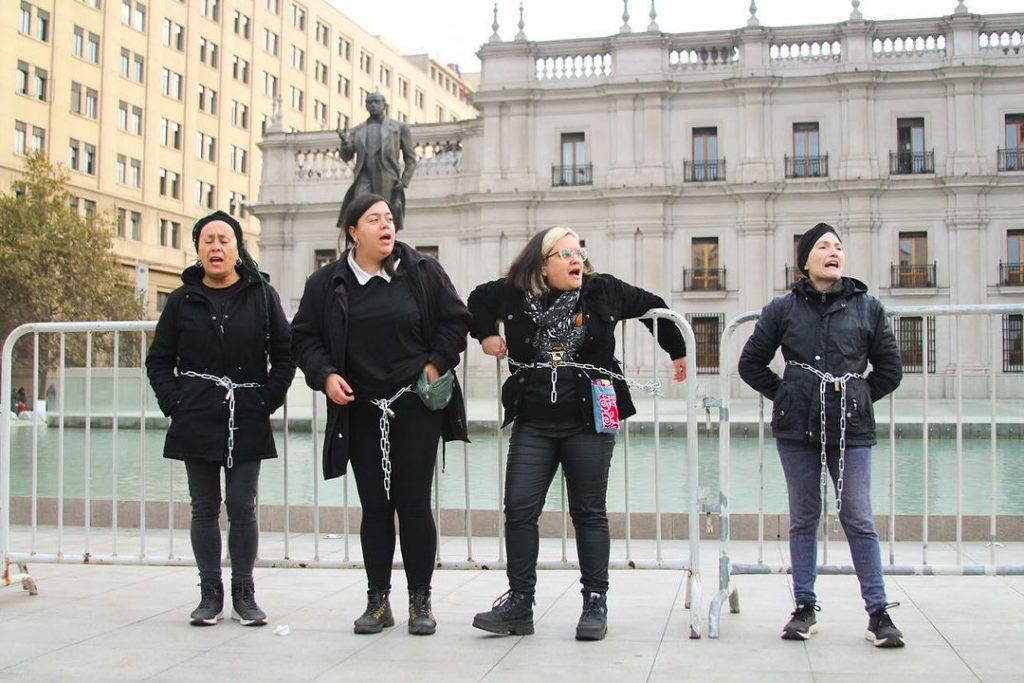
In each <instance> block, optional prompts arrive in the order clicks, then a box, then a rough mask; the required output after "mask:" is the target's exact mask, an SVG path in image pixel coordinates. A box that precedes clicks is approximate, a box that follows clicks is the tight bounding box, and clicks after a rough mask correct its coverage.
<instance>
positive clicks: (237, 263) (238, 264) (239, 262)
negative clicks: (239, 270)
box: [235, 256, 242, 266]
mask: <svg viewBox="0 0 1024 683" xmlns="http://www.w3.org/2000/svg"><path fill="white" fill-rule="evenodd" d="M235 265H236V266H240V265H242V257H241V256H239V257H238V258H236V259H235Z"/></svg>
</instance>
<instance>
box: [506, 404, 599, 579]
mask: <svg viewBox="0 0 1024 683" xmlns="http://www.w3.org/2000/svg"><path fill="white" fill-rule="evenodd" d="M614 448H615V436H614V435H612V434H598V433H597V432H595V431H594V428H593V427H591V426H588V425H586V424H584V423H583V422H582V421H579V422H572V421H564V420H563V421H544V420H522V419H519V420H516V422H515V425H514V426H513V427H512V437H511V438H510V440H509V446H508V467H507V469H506V473H505V549H506V551H507V552H508V568H507V570H506V572H507V574H508V583H509V588H511V589H512V590H514V591H517V592H520V593H529V594H530V595H533V593H534V589H535V587H536V585H537V553H538V551H539V547H540V539H539V533H538V528H537V520H538V518H539V517H540V513H541V510H542V509H543V508H544V500H545V498H546V496H547V493H548V488H549V487H550V486H551V480H552V479H553V478H554V476H555V473H556V472H557V471H558V466H559V465H561V466H562V472H563V473H564V474H565V483H566V491H567V493H568V497H569V514H570V516H571V517H572V524H573V527H574V528H575V530H576V552H577V554H578V555H579V559H580V583H581V584H583V593H584V594H586V593H591V592H593V593H606V592H608V556H609V552H610V550H611V540H610V535H609V532H608V511H607V504H606V501H607V493H608V469H609V467H610V466H611V461H612V451H613V450H614Z"/></svg>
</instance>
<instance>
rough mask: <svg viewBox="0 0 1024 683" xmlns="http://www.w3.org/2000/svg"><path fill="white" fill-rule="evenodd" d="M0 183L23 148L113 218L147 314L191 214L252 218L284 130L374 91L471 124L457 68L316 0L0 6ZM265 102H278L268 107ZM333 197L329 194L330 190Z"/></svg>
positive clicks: (159, 299) (438, 117)
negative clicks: (263, 150)
mask: <svg viewBox="0 0 1024 683" xmlns="http://www.w3.org/2000/svg"><path fill="white" fill-rule="evenodd" d="M0 7H2V11H3V17H2V19H0V64H2V68H0V92H3V93H8V96H7V97H5V98H4V100H5V101H7V102H8V103H9V104H8V106H5V107H3V108H2V109H0V130H3V131H8V132H7V133H6V134H5V135H0V187H3V188H5V189H6V188H8V187H10V183H11V180H12V179H13V178H14V177H15V176H16V174H17V173H18V172H19V171H20V170H21V168H22V166H23V157H24V155H26V154H28V153H31V152H33V151H37V150H41V151H43V152H44V153H45V154H46V155H47V156H48V157H49V159H50V160H51V161H54V162H59V163H61V164H63V165H65V166H67V167H68V169H69V170H70V175H71V179H70V185H71V189H72V192H73V193H74V195H75V196H76V198H77V199H76V201H77V205H78V208H79V210H80V211H81V212H82V213H83V214H85V215H91V214H95V213H96V212H106V213H109V214H110V215H112V216H115V217H116V219H117V234H116V236H115V238H114V240H113V249H114V251H115V252H116V253H117V255H118V257H119V258H120V259H121V260H122V262H123V263H124V264H125V266H126V267H128V268H130V269H132V270H133V271H134V273H135V275H134V278H135V282H136V289H137V291H139V293H140V295H143V296H145V298H146V302H147V307H148V310H149V312H150V314H151V315H155V314H156V312H157V311H158V310H159V309H160V308H161V307H162V303H163V300H164V298H165V297H166V296H167V294H168V293H169V292H170V291H171V290H173V289H174V288H175V287H177V286H178V284H180V280H179V277H178V276H179V273H180V271H181V269H182V268H183V267H184V266H185V265H186V264H188V263H189V262H190V261H191V260H192V259H193V258H194V257H195V254H194V252H193V249H192V243H191V239H190V236H189V230H190V227H191V225H192V223H193V221H194V220H195V218H196V217H197V216H199V215H202V214H204V213H208V212H210V211H212V210H214V209H223V210H225V211H229V212H231V213H232V214H233V215H235V216H236V217H238V218H239V219H240V220H241V222H242V225H243V228H244V230H245V232H246V235H247V236H248V240H249V243H250V247H251V248H252V250H253V252H254V253H258V250H257V248H256V247H257V244H256V242H257V238H258V236H259V233H260V227H259V222H258V220H257V219H256V218H254V217H253V216H251V215H249V211H248V206H247V205H248V203H249V201H250V200H252V199H255V197H256V195H257V193H258V190H259V183H260V175H261V165H262V163H261V162H262V159H261V154H260V150H259V148H258V147H257V142H259V141H260V140H261V139H262V137H263V131H264V130H265V128H266V127H267V126H269V125H270V123H271V121H272V120H273V116H274V108H275V106H280V109H281V117H282V118H281V123H282V125H283V126H284V127H285V129H293V130H303V131H305V130H325V129H334V128H336V127H339V126H340V127H343V128H344V127H349V126H352V125H355V124H356V123H358V122H360V121H361V120H363V119H364V118H365V116H366V112H365V109H364V101H365V97H366V95H367V94H368V93H371V92H374V91H379V92H381V93H383V94H384V96H385V97H386V98H387V101H388V104H389V114H390V115H391V116H393V117H395V118H397V119H399V120H401V121H405V122H408V123H410V124H415V123H437V122H453V121H459V120H462V119H466V118H474V117H475V116H476V115H477V112H476V110H475V109H474V108H473V107H472V105H470V104H469V102H468V99H467V98H468V94H469V88H468V87H467V85H466V83H465V81H464V80H463V79H462V78H461V77H460V75H459V74H458V72H457V71H456V70H454V69H452V68H449V67H448V66H447V65H445V64H442V63H440V62H438V61H437V60H436V59H434V58H432V57H430V56H429V55H413V56H403V55H402V54H401V53H400V52H399V51H398V50H397V49H396V48H395V47H394V46H392V45H390V44H388V43H387V42H386V41H384V40H382V39H381V38H379V37H377V36H373V35H371V34H369V33H367V32H366V31H365V30H364V29H362V28H361V27H360V26H358V25H357V24H355V23H354V22H353V21H352V20H350V19H349V18H348V17H346V16H345V15H344V14H342V13H341V12H340V11H338V10H337V9H335V8H334V7H333V6H332V5H330V4H328V2H326V0H302V1H295V0H2V2H0ZM275 103H277V104H275ZM338 200H339V202H340V200H341V195H340V194H339V196H338Z"/></svg>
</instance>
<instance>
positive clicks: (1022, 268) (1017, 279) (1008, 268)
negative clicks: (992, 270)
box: [999, 230, 1024, 285]
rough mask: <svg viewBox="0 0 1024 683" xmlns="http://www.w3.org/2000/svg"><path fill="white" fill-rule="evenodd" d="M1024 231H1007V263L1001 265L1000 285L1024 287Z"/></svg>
mask: <svg viewBox="0 0 1024 683" xmlns="http://www.w3.org/2000/svg"><path fill="white" fill-rule="evenodd" d="M1022 261H1024V230H1007V231H1006V263H1000V264H999V284H1001V285H1024V263H1022Z"/></svg>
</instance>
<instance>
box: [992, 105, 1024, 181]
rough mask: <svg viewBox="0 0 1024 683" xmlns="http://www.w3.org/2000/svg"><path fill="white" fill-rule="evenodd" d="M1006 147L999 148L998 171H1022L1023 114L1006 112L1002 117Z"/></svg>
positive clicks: (1023, 162) (1023, 165)
mask: <svg viewBox="0 0 1024 683" xmlns="http://www.w3.org/2000/svg"><path fill="white" fill-rule="evenodd" d="M1004 123H1005V129H1006V138H1005V144H1006V147H1005V148H1003V149H999V150H997V151H998V154H999V170H1000V171H1024V114H1007V115H1006V116H1005V118H1004Z"/></svg>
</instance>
